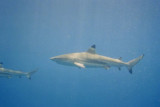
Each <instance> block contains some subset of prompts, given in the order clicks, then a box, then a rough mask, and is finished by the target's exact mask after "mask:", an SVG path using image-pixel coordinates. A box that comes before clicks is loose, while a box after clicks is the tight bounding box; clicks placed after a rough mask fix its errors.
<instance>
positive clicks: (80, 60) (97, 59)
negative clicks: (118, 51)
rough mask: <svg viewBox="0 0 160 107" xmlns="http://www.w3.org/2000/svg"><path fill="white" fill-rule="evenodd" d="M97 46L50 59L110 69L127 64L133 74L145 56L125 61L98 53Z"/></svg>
mask: <svg viewBox="0 0 160 107" xmlns="http://www.w3.org/2000/svg"><path fill="white" fill-rule="evenodd" d="M95 48H96V45H92V46H91V47H90V48H89V49H88V50H87V51H86V52H80V53H70V54H64V55H59V56H55V57H51V58H50V59H51V60H52V61H55V62H57V63H58V64H62V65H68V66H76V67H79V68H88V67H97V68H105V69H107V70H108V69H109V68H110V67H112V66H114V67H118V69H119V70H121V67H122V66H125V67H127V68H128V70H129V72H130V73H131V74H132V68H133V66H134V65H136V64H137V63H138V62H139V61H140V60H141V59H142V58H143V56H144V54H143V55H141V56H139V57H138V58H135V59H133V60H131V61H129V62H123V61H122V58H121V57H120V58H119V59H114V58H110V57H106V56H102V55H99V54H96V50H95Z"/></svg>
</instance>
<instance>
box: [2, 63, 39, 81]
mask: <svg viewBox="0 0 160 107" xmlns="http://www.w3.org/2000/svg"><path fill="white" fill-rule="evenodd" d="M2 64H3V63H0V77H7V78H11V77H12V76H18V77H20V78H21V77H22V76H26V77H27V78H28V79H31V75H32V74H33V73H35V72H36V71H37V69H36V70H33V71H31V72H22V71H16V70H12V69H6V68H3V67H2Z"/></svg>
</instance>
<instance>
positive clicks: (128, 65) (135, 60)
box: [126, 54, 144, 74]
mask: <svg viewBox="0 0 160 107" xmlns="http://www.w3.org/2000/svg"><path fill="white" fill-rule="evenodd" d="M143 56H144V54H143V55H141V56H139V57H138V58H135V59H133V60H131V61H129V62H127V63H126V64H127V68H128V70H129V72H130V73H131V74H132V67H133V66H134V65H136V64H137V63H138V62H139V61H140V60H141V59H142V58H143Z"/></svg>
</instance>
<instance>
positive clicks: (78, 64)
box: [74, 62, 85, 68]
mask: <svg viewBox="0 0 160 107" xmlns="http://www.w3.org/2000/svg"><path fill="white" fill-rule="evenodd" d="M74 64H75V65H76V66H77V67H79V68H85V66H84V65H83V64H81V63H78V62H74Z"/></svg>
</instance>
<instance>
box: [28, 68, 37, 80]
mask: <svg viewBox="0 0 160 107" xmlns="http://www.w3.org/2000/svg"><path fill="white" fill-rule="evenodd" d="M37 71H38V69H35V70H33V71H31V72H28V73H27V74H26V77H27V78H28V79H31V75H32V74H34V73H35V72H37Z"/></svg>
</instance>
